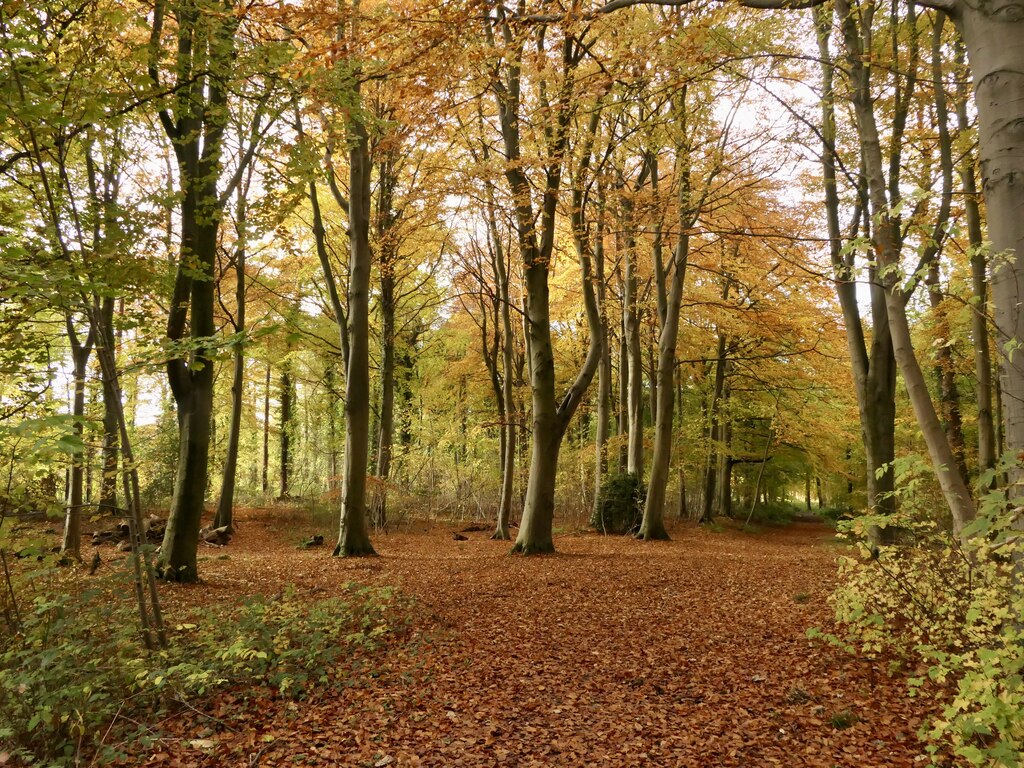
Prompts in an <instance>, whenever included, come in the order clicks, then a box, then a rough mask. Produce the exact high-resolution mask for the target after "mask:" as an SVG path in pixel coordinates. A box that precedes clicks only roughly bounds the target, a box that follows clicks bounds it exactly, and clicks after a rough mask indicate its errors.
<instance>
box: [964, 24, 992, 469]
mask: <svg viewBox="0 0 1024 768" xmlns="http://www.w3.org/2000/svg"><path fill="white" fill-rule="evenodd" d="M962 59H963V45H962V44H961V43H960V42H959V41H958V42H957V60H958V62H962ZM967 100H968V98H967V93H966V84H965V83H964V81H963V80H962V79H961V78H957V87H956V91H955V105H954V110H955V112H956V118H957V128H958V130H960V132H961V133H963V132H965V131H968V130H970V122H969V120H968V116H967V109H968V108H967ZM975 161H976V155H975V153H974V152H973V151H968V152H965V153H964V155H963V157H962V158H961V160H960V165H959V167H958V171H959V174H960V183H961V186H962V188H963V196H964V203H963V204H964V219H965V220H966V223H967V242H968V245H969V246H970V254H971V290H972V299H973V306H972V312H971V341H972V346H973V348H974V380H975V404H976V408H977V419H978V471H979V474H984V473H985V472H986V471H988V470H991V469H993V468H994V467H995V465H996V431H995V425H994V422H993V416H992V410H993V409H992V355H991V351H990V349H989V344H990V337H989V328H988V323H989V317H988V309H989V300H988V259H987V257H986V247H985V245H984V236H983V234H982V227H981V205H980V195H979V194H978V184H977V178H976V175H975V167H974V164H975Z"/></svg>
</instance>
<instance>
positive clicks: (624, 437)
mask: <svg viewBox="0 0 1024 768" xmlns="http://www.w3.org/2000/svg"><path fill="white" fill-rule="evenodd" d="M618 242H619V238H616V243H618ZM617 250H618V251H619V253H620V254H621V252H622V249H621V248H618V249H617ZM616 271H617V272H618V273H619V288H620V291H619V295H620V298H621V297H624V296H625V294H626V288H625V282H624V281H623V278H622V270H621V269H618V270H616ZM619 303H620V310H621V312H620V318H619V328H618V337H619V365H618V371H617V373H618V379H617V383H618V402H617V406H618V407H617V408H616V411H615V434H616V436H617V437H618V440H619V451H618V470H619V474H622V473H624V472H625V471H626V463H627V458H626V457H627V454H628V452H629V351H628V350H627V349H626V346H627V345H626V308H625V301H620V302H619Z"/></svg>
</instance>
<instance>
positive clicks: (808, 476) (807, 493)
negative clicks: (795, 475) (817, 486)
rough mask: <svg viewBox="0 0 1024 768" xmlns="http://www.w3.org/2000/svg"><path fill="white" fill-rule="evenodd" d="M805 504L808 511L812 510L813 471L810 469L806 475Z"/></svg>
mask: <svg viewBox="0 0 1024 768" xmlns="http://www.w3.org/2000/svg"><path fill="white" fill-rule="evenodd" d="M804 506H805V507H806V509H807V511H808V512H810V511H811V473H810V471H808V472H807V473H806V474H805V475H804Z"/></svg>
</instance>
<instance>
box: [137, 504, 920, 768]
mask: <svg viewBox="0 0 1024 768" xmlns="http://www.w3.org/2000/svg"><path fill="white" fill-rule="evenodd" d="M268 514H270V513H268V512H259V511H254V512H249V513H248V514H246V513H243V516H242V518H241V523H242V525H241V528H240V532H239V534H238V536H237V537H236V539H235V540H234V541H233V542H232V543H231V545H230V546H229V547H228V548H227V549H226V550H225V552H227V553H229V556H230V557H229V559H226V560H219V559H216V558H214V557H211V558H210V559H208V560H206V561H204V562H203V563H201V569H202V573H203V577H204V580H205V583H204V584H202V585H199V586H193V587H178V588H176V589H177V590H178V592H177V593H176V594H171V595H170V596H169V598H170V602H171V603H172V604H174V603H176V602H180V601H184V602H192V599H191V598H198V597H199V594H200V591H201V594H202V595H203V598H202V599H218V597H217V596H218V595H221V596H223V597H224V598H225V599H230V596H236V595H239V594H244V593H251V592H253V591H256V590H260V591H267V590H273V591H276V590H278V589H279V588H280V585H281V584H282V583H289V582H291V583H295V584H296V585H297V589H298V590H299V592H300V594H302V593H305V592H308V593H310V594H311V595H312V596H323V595H325V594H328V593H330V591H331V588H332V585H336V584H344V583H346V582H350V581H356V582H359V583H374V584H392V585H395V586H396V587H398V589H399V590H400V591H401V592H403V593H405V594H408V595H412V596H414V597H415V599H416V602H417V608H416V616H415V619H414V621H415V624H414V626H413V628H412V630H411V634H412V635H413V637H412V638H411V639H410V638H406V640H409V641H410V642H403V645H402V647H401V648H396V649H394V651H393V652H392V653H390V654H389V655H388V656H387V657H386V658H385V660H384V662H383V663H384V668H383V669H382V670H380V674H379V676H378V677H377V678H376V679H374V680H373V681H372V683H371V684H369V685H365V686H355V687H353V688H350V689H346V690H345V691H344V692H342V693H341V694H338V695H331V696H330V697H323V698H322V699H321V700H318V701H313V702H299V703H298V704H294V703H293V704H288V703H284V702H273V703H271V702H264V703H263V704H261V705H260V706H250V708H249V711H246V712H242V713H239V712H233V711H232V712H231V715H230V718H231V719H229V720H228V721H227V722H228V723H229V724H230V725H231V726H232V728H234V732H231V731H229V730H223V731H222V730H221V729H220V728H217V729H216V730H218V731H221V732H219V733H216V734H215V735H214V738H215V739H216V740H217V743H218V747H217V749H216V750H214V751H213V752H212V753H209V754H203V753H200V752H198V751H197V750H195V749H190V748H189V747H188V746H187V745H186V744H185V743H184V742H181V743H176V742H172V743H169V744H165V746H164V747H162V748H161V751H160V753H159V755H158V756H150V758H149V760H148V762H147V763H146V764H149V765H250V766H251V765H257V764H258V765H261V766H270V765H316V766H328V765H352V766H364V765H365V766H387V765H396V766H397V765H434V766H454V765H465V766H488V765H499V766H506V765H507V766H528V765H554V766H577V765H578V766H583V765H587V766H589V765H608V766H631V765H650V766H695V767H697V766H701V767H703V766H825V767H831V766H842V767H843V768H867V767H869V766H910V765H913V764H914V756H915V755H917V754H919V753H920V751H921V748H920V744H919V743H918V741H917V739H916V737H915V735H914V734H915V732H916V729H917V727H918V725H919V723H920V722H921V719H922V717H923V715H924V714H925V709H926V707H927V706H928V705H927V703H926V702H923V701H920V700H909V699H907V697H906V695H905V684H904V683H903V682H901V680H900V679H899V678H895V679H890V678H888V677H887V676H886V675H885V667H884V665H883V664H881V663H879V664H878V665H877V668H874V667H872V666H871V665H870V664H869V663H868V662H865V661H863V660H855V659H852V658H849V657H846V656H845V655H843V654H841V653H839V652H838V651H835V650H833V649H831V648H828V647H826V646H824V645H822V644H820V643H811V642H810V641H808V640H807V639H806V635H805V631H806V629H807V627H810V626H828V621H829V616H830V610H829V608H828V606H827V604H826V601H825V599H826V596H827V595H828V593H829V591H830V589H831V585H832V583H833V579H834V570H835V567H834V561H835V558H836V556H837V555H838V554H839V551H840V549H839V545H837V544H835V543H834V542H833V541H832V540H831V532H830V531H829V529H828V528H826V527H825V526H823V525H816V524H795V525H793V526H790V527H789V528H786V529H772V530H768V531H765V532H761V533H756V534H752V533H740V532H736V531H726V532H722V533H714V532H709V531H704V530H698V529H694V528H683V529H677V530H675V531H673V541H671V542H663V543H662V542H658V543H647V544H642V543H639V542H636V541H632V540H629V539H625V538H615V537H607V538H603V537H599V536H596V535H592V534H569V535H563V536H560V537H557V538H556V547H557V548H558V551H559V554H557V555H554V556H549V557H534V558H520V557H509V556H507V554H506V553H507V551H508V546H509V545H508V543H507V542H492V541H489V540H488V539H487V535H488V534H487V533H482V532H481V533H469V534H467V535H468V537H469V539H470V540H469V541H454V540H453V539H452V536H451V531H452V530H454V529H455V528H457V527H458V526H451V527H445V528H440V527H439V528H434V529H433V530H432V531H429V532H427V531H418V532H403V533H397V534H394V533H393V534H389V535H383V536H378V537H377V538H376V539H375V541H374V544H375V546H376V547H377V549H378V552H379V553H380V554H381V555H383V556H382V557H380V558H373V559H358V560H340V559H334V558H330V557H328V555H329V552H328V551H326V550H325V548H321V549H319V550H310V551H297V550H296V549H295V547H294V541H295V539H296V538H297V535H296V533H295V531H296V528H295V524H296V523H297V522H299V520H300V519H301V518H300V517H296V518H295V519H294V520H290V521H284V522H282V521H281V520H279V519H275V518H272V517H268V516H267V515H268ZM247 517H248V520H247ZM300 525H301V524H300ZM283 530H287V531H289V533H288V540H287V541H286V540H285V536H284V534H283V533H281V531H283ZM309 530H310V531H312V530H313V529H312V528H311V527H310V528H309ZM410 646H411V647H410ZM227 711H229V708H228V707H223V708H222V709H221V710H220V711H219V712H218V714H220V715H221V716H225V717H226V716H227V715H226V714H225V713H226V712H227ZM843 720H852V721H853V722H852V725H848V727H836V723H839V724H840V725H847V723H845V722H841V721H843ZM833 721H835V722H833ZM203 723H204V721H203V720H202V719H201V718H192V719H189V718H185V719H184V720H181V721H179V722H178V723H175V724H173V728H174V730H176V731H179V732H180V733H181V735H182V736H183V737H186V736H194V735H195V734H196V729H198V728H200V727H202V725H203ZM270 737H273V738H272V739H271V738H270ZM300 755H301V757H300Z"/></svg>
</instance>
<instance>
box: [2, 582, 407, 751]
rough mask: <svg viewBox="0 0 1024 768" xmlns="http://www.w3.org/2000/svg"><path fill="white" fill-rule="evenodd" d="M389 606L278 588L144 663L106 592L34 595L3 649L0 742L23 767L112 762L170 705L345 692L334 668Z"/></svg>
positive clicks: (358, 597) (388, 626) (147, 735)
mask: <svg viewBox="0 0 1024 768" xmlns="http://www.w3.org/2000/svg"><path fill="white" fill-rule="evenodd" d="M108 586H109V585H108ZM395 602H396V601H395V599H394V597H393V595H392V594H391V592H390V591H389V590H387V589H376V588H374V589H371V588H358V587H355V586H349V587H347V588H346V589H345V591H344V594H343V595H342V596H340V597H334V598H329V599H325V600H308V599H306V598H304V597H299V596H296V595H295V593H294V591H292V590H286V591H285V592H284V593H283V594H282V595H281V596H279V597H277V598H270V599H268V598H263V597H258V598H252V599H250V600H248V601H247V602H246V603H245V604H244V605H242V606H240V607H237V608H235V609H225V610H223V611H222V612H221V611H218V612H217V613H215V614H212V615H211V614H209V613H207V614H206V615H205V616H203V617H202V618H197V619H195V622H194V623H183V624H178V625H176V626H174V627H169V628H168V629H169V630H170V634H171V635H172V637H171V643H170V647H169V648H168V650H166V651H162V652H154V653H148V654H147V653H146V652H145V651H143V650H142V646H141V644H140V642H139V640H138V630H137V627H138V617H137V615H136V614H135V613H134V610H133V606H132V605H131V604H128V603H124V602H118V601H112V600H111V598H110V592H109V590H104V591H100V590H89V591H87V592H82V593H80V594H76V595H73V596H68V595H62V596H59V597H45V596H40V597H37V598H36V599H35V600H34V601H33V602H32V603H31V605H29V606H26V607H23V609H22V611H21V626H20V630H19V631H18V632H17V633H16V634H14V635H13V636H8V637H5V638H4V639H3V640H2V641H0V743H2V744H4V745H5V747H7V749H8V751H10V752H11V754H12V757H14V758H16V759H18V760H21V761H22V762H23V763H25V764H27V765H40V766H41V765H47V766H63V765H72V764H77V763H78V761H79V760H81V758H82V756H83V755H90V754H95V755H96V757H97V761H98V762H106V761H109V760H112V759H116V758H118V757H119V755H118V754H117V750H116V748H115V747H113V746H111V745H112V744H117V743H122V742H124V741H125V740H129V741H132V740H141V741H142V742H143V743H145V740H146V739H151V738H152V737H153V731H152V730H150V727H147V725H146V724H147V723H150V724H151V723H154V722H155V721H156V720H157V719H158V718H157V715H158V714H159V713H160V712H161V711H163V710H164V709H166V708H167V707H168V706H170V705H173V704H174V703H175V702H179V701H185V700H189V699H194V698H197V697H201V696H203V695H205V694H208V693H210V692H212V691H214V690H216V689H217V688H219V687H223V686H226V685H229V684H230V685H232V686H238V687H239V690H252V689H254V688H255V689H257V691H258V690H260V689H262V691H263V695H266V688H265V687H270V688H272V689H273V692H275V693H276V694H278V695H282V696H287V697H290V698H302V697H304V696H306V695H307V694H308V693H309V692H310V691H311V690H312V689H313V688H314V687H328V688H330V687H332V686H336V685H342V684H345V683H346V682H350V678H349V677H348V676H347V673H346V669H345V667H344V666H343V662H348V661H350V660H351V659H352V657H353V652H354V651H357V650H360V649H370V650H372V649H374V648H375V647H377V645H378V643H379V642H380V638H381V637H382V636H383V635H385V634H387V633H388V632H390V631H391V630H392V626H393V624H394V622H396V621H398V622H403V621H405V619H404V618H403V617H404V616H405V615H407V614H406V613H405V612H403V611H400V610H396V605H395ZM254 695H258V693H256V692H254ZM132 723H136V725H132Z"/></svg>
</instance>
